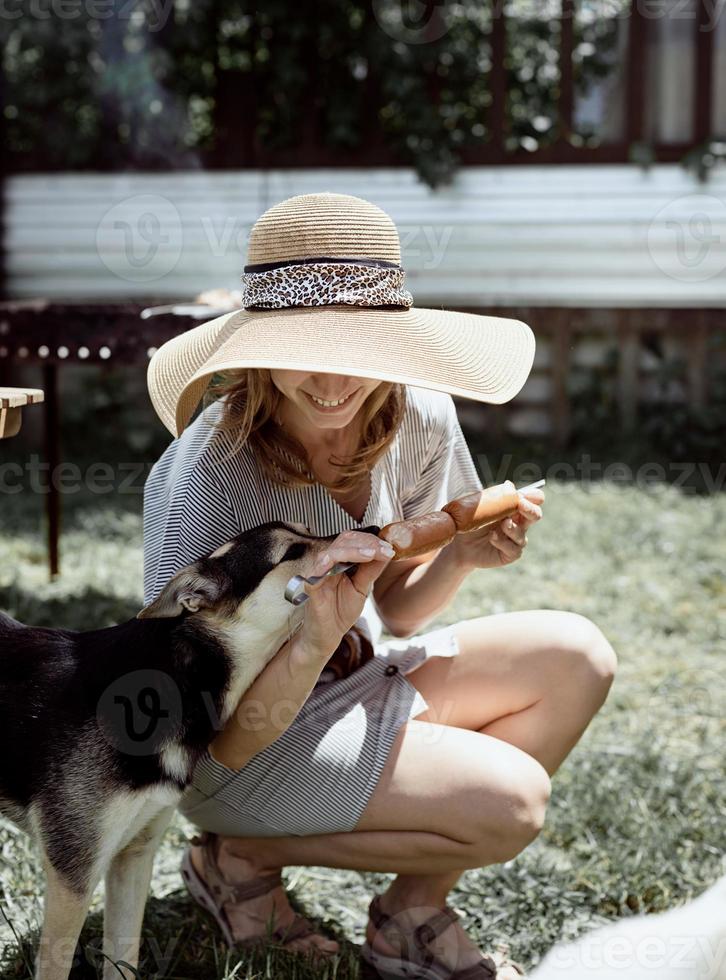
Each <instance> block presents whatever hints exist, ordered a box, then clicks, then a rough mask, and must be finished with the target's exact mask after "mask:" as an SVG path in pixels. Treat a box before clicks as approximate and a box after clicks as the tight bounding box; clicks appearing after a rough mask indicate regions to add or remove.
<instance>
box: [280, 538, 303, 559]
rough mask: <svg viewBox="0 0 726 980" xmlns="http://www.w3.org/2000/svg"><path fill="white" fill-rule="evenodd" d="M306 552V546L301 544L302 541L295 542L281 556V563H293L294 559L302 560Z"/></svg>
mask: <svg viewBox="0 0 726 980" xmlns="http://www.w3.org/2000/svg"><path fill="white" fill-rule="evenodd" d="M306 550H307V545H306V544H303V542H302V541H296V542H295V544H291V545H290V547H289V548H288V549H287V551H286V552H285V554H284V555H283V556H282V559H281V561H294V560H295V559H296V558H302V556H303V555H304V554H305V551H306Z"/></svg>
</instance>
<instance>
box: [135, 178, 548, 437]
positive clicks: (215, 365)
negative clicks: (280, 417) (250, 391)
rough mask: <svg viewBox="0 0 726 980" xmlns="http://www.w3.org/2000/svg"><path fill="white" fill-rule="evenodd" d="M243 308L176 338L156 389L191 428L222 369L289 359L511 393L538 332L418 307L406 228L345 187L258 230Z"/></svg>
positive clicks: (155, 368)
mask: <svg viewBox="0 0 726 980" xmlns="http://www.w3.org/2000/svg"><path fill="white" fill-rule="evenodd" d="M242 282H243V293H242V297H243V300H242V302H243V309H240V310H236V311H234V312H232V313H226V314H224V315H223V316H220V317H217V318H216V319H214V320H210V321H209V322H207V323H203V324H202V325H201V326H198V327H195V328H194V329H192V330H189V331H187V332H186V333H182V334H180V335H179V336H177V337H173V338H172V339H171V340H169V341H167V343H165V344H164V345H163V346H162V347H160V348H159V350H158V351H157V352H156V353H155V354H154V356H153V358H152V359H151V362H150V364H149V373H148V385H149V394H150V396H151V400H152V402H153V404H154V408H155V409H156V411H157V413H158V415H159V417H160V418H161V420H162V422H163V423H164V425H165V426H166V427H167V429H169V431H170V432H171V433H172V435H175V436H177V435H180V434H181V432H182V431H183V430H184V428H185V427H186V425H187V424H188V422H189V420H190V418H191V417H192V415H193V414H194V411H195V409H196V408H197V406H198V405H199V402H200V400H201V399H202V396H203V395H204V392H205V390H206V388H207V385H208V384H209V382H210V381H211V379H212V376H213V375H215V374H217V373H218V372H221V371H225V370H230V369H235V368H237V369H239V368H247V367H253V368H277V369H281V368H286V369H291V370H296V371H309V372H311V373H313V372H324V373H332V374H345V375H351V376H353V377H359V378H374V379H378V380H382V381H395V382H400V383H402V384H409V385H415V386H418V387H422V388H433V389H436V390H438V391H446V392H449V393H450V394H452V395H459V396H463V397H466V398H472V399H475V400H476V401H481V402H493V403H495V404H501V403H502V402H506V401H509V399H511V398H513V397H514V396H515V395H516V394H517V392H518V391H519V390H520V388H521V387H522V385H523V384H524V382H525V381H526V379H527V375H528V374H529V372H530V369H531V367H532V360H533V358H534V336H533V334H532V331H531V330H530V328H529V327H528V326H527V325H526V324H524V323H521V322H520V321H519V320H509V319H505V318H504V317H494V316H478V315H474V314H471V313H453V312H445V311H443V310H426V309H417V308H416V307H414V306H413V299H412V297H411V294H410V293H409V292H408V291H407V290H406V289H405V286H404V272H403V269H402V268H401V246H400V242H399V238H398V232H397V231H396V226H395V225H394V223H393V221H392V220H391V218H389V216H388V215H387V214H386V213H385V212H384V211H382V210H381V209H380V208H378V207H376V206H375V205H373V204H369V203H368V201H364V200H362V199H361V198H359V197H350V196H348V195H346V194H303V195H300V196H298V197H291V198H289V199H288V200H286V201H283V202H282V203H281V204H277V205H275V206H274V207H272V208H270V210H269V211H266V212H265V214H263V215H262V217H261V218H259V220H258V221H257V222H256V223H255V225H254V227H253V228H252V231H251V233H250V238H249V245H248V254H247V265H246V266H245V269H244V275H243V276H242Z"/></svg>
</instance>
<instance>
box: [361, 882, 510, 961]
mask: <svg viewBox="0 0 726 980" xmlns="http://www.w3.org/2000/svg"><path fill="white" fill-rule="evenodd" d="M369 915H370V919H371V922H372V923H373V925H374V926H375V927H376V929H384V928H386V926H387V925H389V924H395V922H394V917H393V916H391V915H388V914H387V913H386V912H384V911H383V909H382V908H381V903H380V898H379V897H378V896H376V897H375V898H374V899H373V901H372V902H371V904H370V909H369ZM458 921H459V916H458V915H457V914H456V912H455V911H454V910H453V909H452V908H450V907H449V906H448V905H446V906H444V908H443V909H441V910H440V911H439V912H437V913H436V914H435V915H432V916H431V917H430V918H429V919H426V921H425V922H422V923H421V925H419V926H417V927H416V928H415V929H414V930H413V933H412V934H411V938H412V940H413V942H412V944H409V943H408V942H406V943H405V944H404V947H403V951H404V954H405V956H383V955H382V954H381V953H379V952H377V951H376V950H374V949H373V947H372V946H371V944H370V943H369V942H368V940H366V941H365V942H364V943H363V946H362V947H361V956H362V957H363V959H364V960H365V961H366V963H369V964H370V965H371V966H372V967H373V968H374V969H375V970H377V971H378V974H379V976H381V977H382V978H383V980H401V978H402V977H405V978H406V980H496V978H497V977H498V976H499V971H500V970H501V969H502V968H504V967H509V968H510V969H514V970H516V971H517V973H519V974H520V975H521V976H524V975H525V974H524V969H523V968H522V967H521V966H520V964H519V963H515V962H514V960H510V959H509V957H508V953H509V948H508V946H507V945H506V943H501V944H499V946H498V947H497V952H496V953H495V954H494V955H493V956H488V955H487V956H485V957H484V959H483V960H481V961H480V962H479V963H474V964H473V965H472V966H467V967H464V968H463V969H461V970H452V969H451V968H450V967H448V966H447V965H446V964H445V963H443V962H442V961H441V960H438V959H436V957H435V956H434V954H433V953H432V952H431V950H430V949H429V948H428V944H429V943H431V942H432V941H433V940H434V939H436V938H438V937H439V936H440V935H441V934H442V933H443V932H445V931H446V930H447V929H448V928H449V926H450V925H451V924H452V923H454V922H458ZM396 928H398V929H399V931H402V930H400V927H398V926H396ZM411 947H413V948H411Z"/></svg>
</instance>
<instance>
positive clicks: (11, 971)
mask: <svg viewBox="0 0 726 980" xmlns="http://www.w3.org/2000/svg"><path fill="white" fill-rule="evenodd" d="M316 925H320V926H321V927H322V928H324V930H325V932H326V933H328V934H329V935H331V936H334V937H335V938H336V939H337V940H338V941H339V942H340V944H341V952H340V954H339V956H338V957H336V958H335V960H334V961H331V962H325V961H323V962H320V963H316V962H314V961H313V959H312V958H311V957H310V956H309V955H303V954H299V953H297V954H293V953H290V952H289V951H287V950H285V949H283V948H281V947H279V946H275V945H272V944H269V945H265V946H264V948H258V949H250V950H244V951H241V952H231V951H230V950H228V949H227V946H226V945H225V943H224V942H223V941H222V940H221V938H220V935H219V930H218V929H217V927H216V925H215V924H214V922H213V921H212V919H211V917H210V916H207V915H206V914H205V913H204V912H202V911H201V910H200V909H198V908H197V906H196V905H194V903H193V902H192V901H191V899H189V898H188V897H187V896H186V895H184V894H183V893H182V892H179V893H176V892H175V893H173V894H171V895H168V896H166V897H165V898H150V899H149V900H148V902H147V904H146V914H145V916H144V925H143V929H142V938H141V956H140V962H139V975H140V976H141V977H144V978H147V977H154V978H158V980H161V978H167V980H170V978H175V980H180V978H184V980H212V978H219V980H222V978H227V977H231V976H234V977H235V980H263V978H265V980H268V978H269V980H280V978H282V977H286V978H295V980H313V978H314V980H355V978H357V977H359V976H361V975H362V976H366V975H367V974H365V973H363V974H361V971H360V968H359V967H360V964H359V959H358V950H357V948H356V947H355V946H353V945H352V944H351V943H349V942H348V941H347V940H346V939H345V937H344V936H343V935H342V933H341V932H340V931H339V930H338V929H337V928H336V926H335V924H334V923H331V922H325V923H318V922H316ZM37 943H38V935H37V933H33V934H29V935H26V936H24V937H22V939H21V944H20V946H19V947H14V948H10V947H8V948H6V950H5V957H4V961H3V963H2V972H1V973H0V978H1V980H33V972H32V971H33V964H34V961H35V951H36V948H37ZM102 946H103V913H102V912H100V911H99V912H95V913H93V914H92V915H90V916H89V917H88V919H87V920H86V924H85V926H84V928H83V931H82V933H81V937H80V940H79V943H78V945H77V946H76V951H75V955H74V960H73V967H72V969H71V973H70V980H97V978H100V977H101V976H102V972H103V955H102V952H101V950H102ZM119 978H121V974H120V973H119Z"/></svg>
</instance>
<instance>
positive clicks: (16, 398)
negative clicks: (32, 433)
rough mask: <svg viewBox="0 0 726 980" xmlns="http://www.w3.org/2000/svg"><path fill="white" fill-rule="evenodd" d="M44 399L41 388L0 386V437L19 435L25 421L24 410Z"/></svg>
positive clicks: (6, 437)
mask: <svg viewBox="0 0 726 980" xmlns="http://www.w3.org/2000/svg"><path fill="white" fill-rule="evenodd" d="M42 401H43V392H42V391H41V390H40V389H39V388H0V439H9V438H10V436H15V435H17V434H18V432H20V426H21V424H22V421H23V418H22V410H23V409H24V408H25V406H26V405H37V404H38V402H42Z"/></svg>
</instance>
